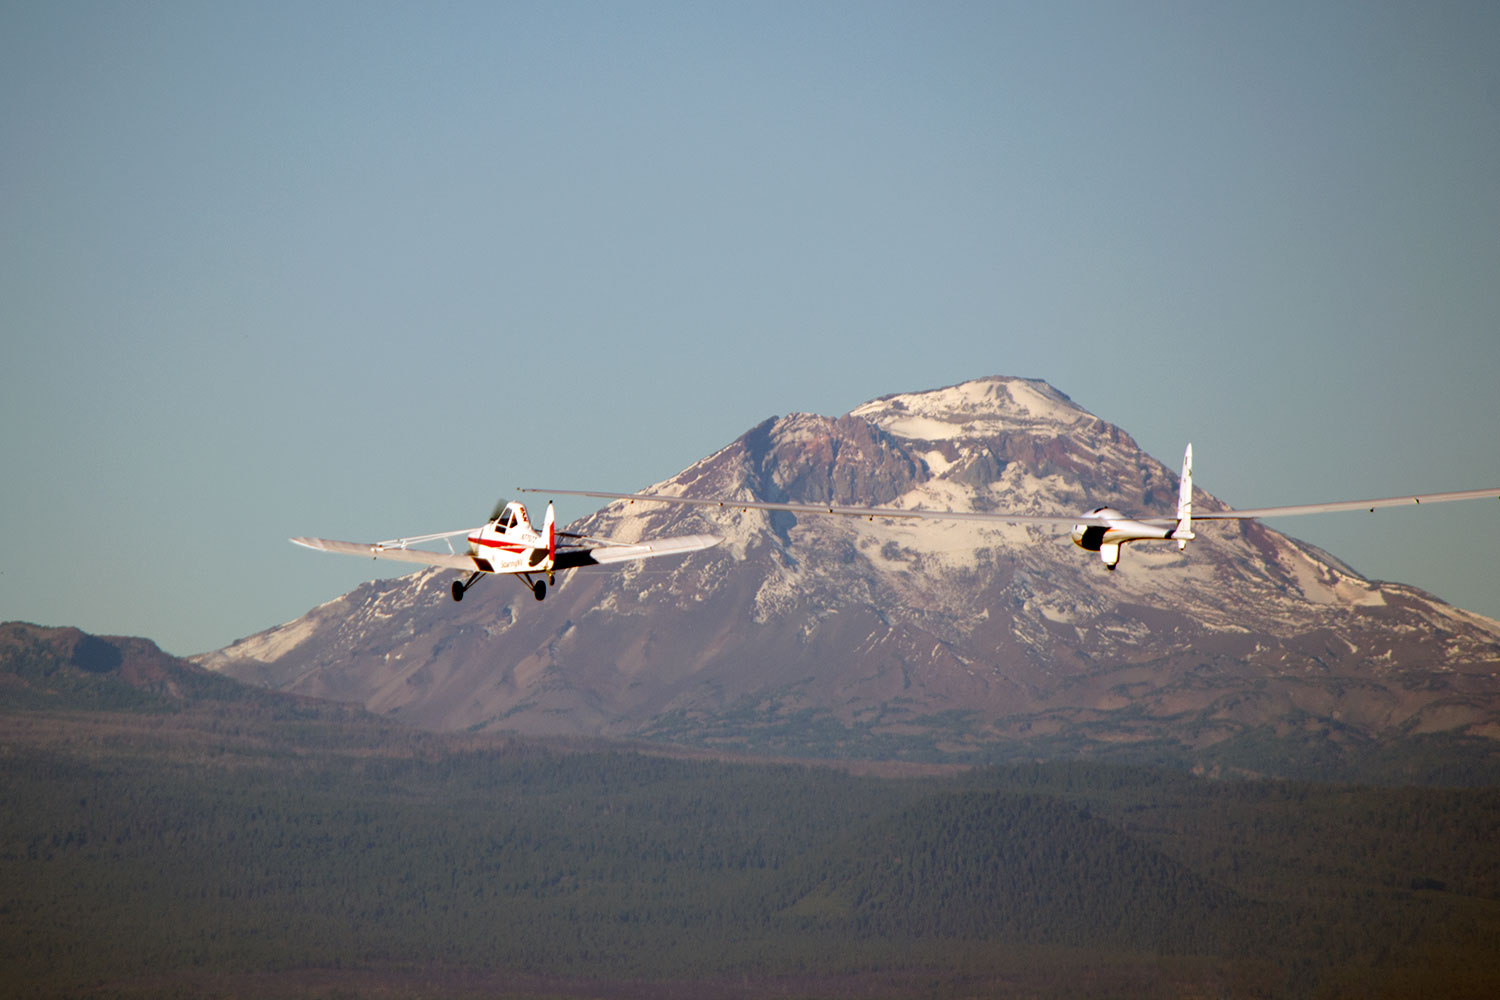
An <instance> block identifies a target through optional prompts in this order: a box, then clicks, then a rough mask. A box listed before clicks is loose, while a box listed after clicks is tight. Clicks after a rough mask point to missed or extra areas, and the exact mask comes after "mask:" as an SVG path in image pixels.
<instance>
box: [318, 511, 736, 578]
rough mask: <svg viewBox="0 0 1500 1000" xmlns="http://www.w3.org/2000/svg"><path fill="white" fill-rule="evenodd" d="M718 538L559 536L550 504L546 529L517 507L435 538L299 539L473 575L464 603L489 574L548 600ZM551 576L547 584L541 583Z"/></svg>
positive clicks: (324, 548)
mask: <svg viewBox="0 0 1500 1000" xmlns="http://www.w3.org/2000/svg"><path fill="white" fill-rule="evenodd" d="M459 535H465V536H467V539H468V543H469V550H468V552H467V553H459V552H455V551H454V550H453V543H452V542H450V541H448V539H450V538H456V537H458V536H459ZM719 540H720V539H719V537H718V536H717V535H678V536H675V537H673V538H659V539H656V540H655V541H647V542H616V541H611V540H609V539H607V538H592V537H589V536H588V535H578V534H574V533H572V532H569V531H559V530H557V514H556V512H554V511H553V509H552V504H551V503H548V504H547V514H546V516H545V517H544V518H543V519H542V525H541V527H540V528H538V527H537V526H535V525H533V524H532V523H531V515H530V514H528V513H527V511H526V505H525V504H523V503H519V502H517V501H511V502H510V503H508V504H506V505H505V506H504V507H501V508H497V509H496V511H495V513H494V514H493V515H492V516H491V517H490V519H489V520H488V521H486V522H485V523H484V524H482V525H480V526H479V527H477V528H460V529H459V530H457V531H438V532H434V533H433V534H430V535H413V536H411V537H409V538H393V539H391V540H389V541H384V542H336V541H333V540H331V539H327V538H293V539H292V541H294V542H296V543H297V544H298V545H305V546H306V547H307V548H310V549H317V550H319V551H321V552H342V553H344V554H346V555H351V556H368V557H370V558H372V559H394V560H397V561H398V562H409V563H419V564H421V565H424V566H442V567H446V568H448V569H456V570H461V571H463V572H465V573H467V574H468V575H467V576H466V577H464V578H463V579H461V580H454V581H453V589H452V593H453V599H454V600H455V601H461V600H463V597H464V592H465V591H467V590H468V589H469V588H470V587H472V586H474V584H475V582H476V581H478V580H479V578H480V577H482V576H484V575H485V574H487V573H499V574H505V575H510V576H514V577H516V578H517V579H518V580H520V581H521V582H522V583H523V584H524V585H525V586H526V587H527V588H528V589H529V590H530V591H531V593H532V596H534V597H535V598H536V599H537V600H539V601H540V600H541V599H542V598H544V597H546V596H547V585H548V584H549V583H552V582H553V580H554V576H555V574H557V573H558V572H559V571H561V570H569V569H580V568H582V567H585V566H608V565H612V564H614V563H623V562H631V561H632V560H636V559H653V558H655V557H656V556H670V555H682V554H685V553H688V552H697V551H698V550H700V549H706V548H709V547H710V546H713V545H717V544H719ZM436 541H442V542H444V543H446V544H447V546H448V551H447V552H434V551H432V550H430V549H421V548H413V546H416V545H421V544H423V543H428V542H436ZM542 576H545V577H546V579H545V580H542V579H540V577H542Z"/></svg>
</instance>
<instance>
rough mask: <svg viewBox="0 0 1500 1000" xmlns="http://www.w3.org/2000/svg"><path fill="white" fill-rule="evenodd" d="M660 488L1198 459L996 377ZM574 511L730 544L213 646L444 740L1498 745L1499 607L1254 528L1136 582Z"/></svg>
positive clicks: (1066, 507)
mask: <svg viewBox="0 0 1500 1000" xmlns="http://www.w3.org/2000/svg"><path fill="white" fill-rule="evenodd" d="M650 490H651V491H652V492H666V493H673V492H683V493H690V494H694V495H700V496H729V497H738V498H744V499H763V500H773V501H781V500H793V501H801V502H809V503H825V502H826V503H838V504H854V503H864V504H888V505H894V506H902V505H907V506H916V505H920V506H924V507H936V508H939V509H943V508H948V509H953V510H976V509H977V510H998V509H1006V510H1015V511H1018V512H1035V513H1056V512H1059V511H1082V510H1088V509H1092V508H1094V507H1097V506H1099V505H1101V504H1108V505H1110V506H1114V507H1117V508H1119V509H1122V510H1125V511H1127V512H1137V513H1144V512H1149V511H1159V510H1164V509H1170V508H1171V506H1172V505H1173V504H1175V499H1176V491H1177V477H1176V475H1175V474H1174V472H1173V471H1172V470H1171V469H1169V468H1167V467H1166V466H1164V465H1163V464H1162V463H1161V462H1159V461H1157V460H1156V459H1154V458H1152V457H1151V456H1149V455H1147V454H1145V453H1144V452H1143V451H1141V449H1140V448H1139V447H1138V446H1137V445H1136V444H1135V442H1134V440H1133V439H1132V438H1131V437H1130V435H1129V434H1127V433H1126V432H1125V431H1124V430H1122V429H1121V428H1118V427H1116V426H1114V425H1112V424H1109V423H1107V422H1106V421H1103V420H1101V419H1100V418H1098V417H1096V416H1094V415H1093V414H1090V413H1088V412H1087V411H1086V410H1083V409H1082V408H1081V407H1078V406H1077V405H1076V404H1074V403H1073V402H1072V401H1071V400H1070V399H1069V398H1068V397H1067V396H1066V395H1065V394H1063V393H1061V392H1059V391H1058V390H1056V389H1054V388H1053V387H1052V386H1050V385H1048V384H1047V383H1045V382H1042V381H1040V380H1034V379H1014V378H1008V377H1003V376H994V377H989V378H983V379H976V380H972V381H969V382H963V383H959V384H957V385H954V386H948V387H945V388H943V389H936V390H930V391H925V392H910V393H893V394H889V395H887V396H883V397H880V398H879V399H875V400H871V401H869V402H866V403H863V404H861V405H860V406H857V407H855V408H854V409H853V410H851V411H850V412H849V413H847V414H844V415H843V416H840V417H825V416H820V415H816V414H796V413H794V414H790V415H788V416H785V417H780V418H770V419H768V420H766V421H762V422H761V423H759V424H757V425H756V426H754V427H752V428H751V429H749V430H748V431H746V432H745V434H743V435H741V436H740V437H739V438H737V439H736V440H735V441H733V442H731V443H729V444H728V445H726V446H725V447H723V448H721V449H719V450H718V451H716V452H714V453H712V454H710V455H708V456H706V457H705V458H703V459H701V460H700V461H698V462H695V463H694V464H692V465H691V466H689V467H688V468H686V469H684V470H683V471H682V472H680V473H678V474H677V475H676V476H673V477H671V478H669V479H668V480H665V481H663V482H661V483H658V484H656V485H654V486H652V487H650ZM1195 505H1198V506H1200V508H1201V509H1213V508H1215V507H1218V506H1222V505H1221V504H1220V502H1219V501H1218V500H1217V499H1216V498H1214V497H1213V496H1212V495H1211V494H1208V493H1207V492H1205V491H1203V490H1202V489H1198V490H1196V491H1195ZM573 529H574V530H579V531H582V532H585V533H588V534H594V535H602V536H605V537H614V538H619V539H621V540H624V541H632V540H635V539H637V538H641V537H647V536H651V535H662V534H676V533H682V532H694V531H702V530H711V531H713V532H714V533H716V534H719V535H720V536H722V537H723V538H724V542H723V544H722V545H721V546H719V547H718V548H717V549H714V550H710V551H708V552H704V553H698V554H696V555H694V556H691V557H689V558H687V559H684V560H681V561H680V562H676V563H673V564H671V565H665V566H660V565H655V564H653V565H651V566H649V567H643V566H641V565H633V566H628V567H626V568H625V569H624V570H622V571H617V572H613V573H611V574H610V575H600V574H591V573H578V574H575V575H574V576H572V577H569V578H564V579H560V580H559V581H558V582H559V586H558V587H556V588H555V589H554V592H553V594H552V595H551V596H549V598H548V600H547V601H546V602H544V603H542V604H536V603H535V602H534V601H531V600H530V598H529V597H528V596H527V595H525V593H524V591H521V589H520V588H518V587H514V586H512V585H509V582H508V581H505V580H494V581H489V582H488V583H487V585H486V586H484V587H482V588H477V589H476V590H475V591H474V592H473V595H472V598H473V601H472V603H471V600H466V601H465V602H464V603H463V605H461V606H458V605H454V604H452V602H449V601H446V600H445V599H444V598H443V595H444V593H445V588H446V575H445V574H443V573H442V572H438V571H432V572H424V573H417V574H413V575H412V576H409V577H404V578H400V579H397V580H386V581H376V582H372V583H369V584H365V585H362V586H361V587H358V588H356V589H355V590H354V591H351V592H350V593H349V594H346V595H344V596H342V597H339V598H336V599H334V600H333V601H331V602H328V603H326V604H324V605H321V606H320V607H319V608H315V609H313V610H312V611H310V612H309V613H308V614H307V615H306V616H304V617H303V618H300V619H297V620H295V621H293V622H289V623H286V624H284V625H282V626H278V627H277V628H275V629H270V630H267V631H266V632H264V633H260V634H259V635H257V636H252V637H248V638H247V639H245V640H241V642H239V643H236V644H234V645H232V646H230V647H227V648H226V649H224V650H219V651H216V652H214V653H209V654H204V655H203V656H200V657H197V658H195V661H196V662H199V663H200V664H202V665H204V666H207V667H210V668H212V669H216V670H223V671H225V672H227V673H230V674H232V675H233V676H236V677H240V678H242V679H248V680H252V681H254V682H255V683H260V684H264V685H267V686H271V687H275V688H278V689H283V690H296V691H301V692H303V693H307V694H314V695H317V696H321V697H330V698H336V699H341V700H348V701H356V702H359V703H361V704H364V705H365V706H366V707H367V708H369V709H370V710H371V711H375V712H380V713H386V714H389V715H391V716H392V717H394V718H399V719H403V720H406V721H408V722H412V723H414V724H416V725H420V726H425V727H428V728H433V729H475V730H490V729H495V730H511V731H516V732H520V733H527V734H531V735H581V734H590V735H593V734H598V735H606V736H618V737H629V738H642V737H644V738H651V739H659V740H666V741H672V742H679V743H687V744H690V745H704V746H718V747H725V748H734V749H744V750H752V751H761V752H770V753H787V752H790V753H796V754H799V755H800V754H805V753H814V754H818V755H825V756H853V757H868V756H878V755H887V756H894V757H909V758H920V759H953V760H972V759H989V757H991V756H994V755H996V754H999V755H1001V756H1007V757H1014V756H1025V755H1027V754H1046V755H1057V754H1060V755H1071V754H1090V753H1103V754H1114V753H1118V752H1120V751H1121V750H1122V749H1131V748H1134V749H1135V750H1138V751H1141V752H1157V751H1154V750H1152V749H1151V748H1153V747H1158V748H1162V747H1164V748H1167V750H1168V751H1169V752H1170V754H1171V755H1174V756H1176V757H1185V758H1195V757H1196V758H1201V757H1202V756H1203V754H1204V752H1205V751H1206V750H1208V749H1209V748H1212V747H1215V746H1222V745H1226V741H1228V742H1233V741H1236V740H1244V739H1252V738H1253V739H1260V738H1261V735H1263V734H1264V733H1266V732H1270V733H1271V734H1273V738H1274V739H1275V740H1281V741H1287V740H1292V741H1305V740H1309V739H1311V740H1313V741H1315V742H1320V743H1324V744H1327V745H1330V746H1333V747H1335V748H1354V747H1359V746H1368V745H1373V744H1377V743H1381V742H1383V741H1389V740H1392V739H1402V738H1407V737H1411V736H1416V735H1420V734H1424V733H1442V734H1449V735H1452V736H1457V737H1476V738H1480V739H1482V740H1484V741H1490V742H1493V741H1495V740H1497V739H1500V685H1497V683H1496V678H1497V671H1500V623H1497V622H1495V621H1492V620H1490V619H1487V618H1484V617H1483V616H1479V615H1474V614H1472V613H1470V612H1466V611H1462V610H1461V609H1457V608H1452V607H1450V606H1448V605H1446V604H1443V603H1442V602H1440V601H1438V600H1437V599H1435V598H1433V597H1431V596H1430V595H1427V594H1425V593H1423V592H1422V591H1420V590H1417V589H1416V588H1412V587H1407V586H1404V585H1401V584H1394V583H1380V582H1375V581H1370V580H1367V579H1365V578H1364V577H1362V576H1360V575H1359V574H1358V573H1356V572H1354V571H1353V570H1352V569H1350V568H1349V567H1348V566H1347V565H1345V564H1343V563H1342V562H1340V561H1339V560H1337V559H1336V558H1333V557H1330V556H1328V554H1326V553H1323V552H1322V551H1321V550H1319V549H1317V548H1316V547H1314V546H1309V545H1306V544H1304V543H1301V542H1298V541H1296V540H1295V539H1291V538H1288V537H1287V536H1285V535H1282V534H1280V533H1278V532H1275V531H1273V530H1272V529H1270V528H1267V527H1265V526H1264V525H1262V524H1259V523H1258V522H1245V523H1241V524H1222V523H1219V524H1214V525H1212V526H1208V527H1205V528H1203V529H1201V530H1200V531H1199V533H1198V535H1199V537H1198V540H1197V541H1195V542H1194V543H1192V545H1191V546H1190V548H1189V550H1188V551H1187V553H1185V554H1184V553H1179V552H1177V551H1176V549H1175V547H1172V546H1167V545H1155V546H1153V545H1151V544H1150V543H1141V544H1134V545H1131V546H1129V547H1127V549H1126V552H1125V555H1124V558H1123V560H1122V562H1121V566H1120V569H1119V570H1118V571H1117V572H1115V573H1106V572H1105V571H1104V569H1103V567H1102V566H1101V565H1100V564H1099V562H1098V560H1097V559H1095V558H1093V557H1091V556H1089V555H1087V554H1085V553H1081V552H1079V551H1078V550H1077V549H1075V548H1074V547H1073V546H1072V545H1071V544H1069V543H1068V541H1067V539H1066V537H1065V536H1061V535H1058V534H1056V533H1054V532H1051V531H1047V530H1043V529H1038V528H1035V527H1026V526H1015V525H999V524H988V523H976V522H924V523H921V524H917V525H913V524H906V523H903V522H897V521H890V520H882V519H879V518H877V519H874V520H865V519H861V518H829V517H812V516H805V517H798V516H795V515H792V514H789V513H786V512H764V511H755V510H734V509H729V508H724V509H719V508H691V509H685V508H678V507H673V506H667V505H651V504H643V503H637V504H629V503H624V502H617V503H612V504H609V505H607V506H606V507H604V508H603V509H602V510H600V511H599V512H597V513H595V514H593V515H591V516H589V517H587V518H583V519H581V520H580V521H579V522H577V523H576V524H575V525H574V526H573ZM1258 734H1260V735H1258Z"/></svg>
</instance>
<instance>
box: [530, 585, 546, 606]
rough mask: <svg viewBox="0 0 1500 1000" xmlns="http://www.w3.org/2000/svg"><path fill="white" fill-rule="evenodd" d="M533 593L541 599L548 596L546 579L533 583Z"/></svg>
mask: <svg viewBox="0 0 1500 1000" xmlns="http://www.w3.org/2000/svg"><path fill="white" fill-rule="evenodd" d="M531 594H532V596H533V597H535V598H536V599H537V600H539V601H540V600H541V599H542V598H544V597H546V596H547V582H546V581H545V580H538V581H537V582H536V583H534V584H532V585H531Z"/></svg>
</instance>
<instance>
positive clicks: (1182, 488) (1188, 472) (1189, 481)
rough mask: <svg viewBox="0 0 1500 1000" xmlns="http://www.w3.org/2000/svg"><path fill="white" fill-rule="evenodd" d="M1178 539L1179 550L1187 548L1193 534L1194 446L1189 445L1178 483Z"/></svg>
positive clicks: (1175, 531)
mask: <svg viewBox="0 0 1500 1000" xmlns="http://www.w3.org/2000/svg"><path fill="white" fill-rule="evenodd" d="M1172 537H1173V538H1175V539H1177V551H1178V552H1181V551H1182V550H1184V549H1186V548H1187V543H1188V540H1189V539H1191V538H1193V537H1195V536H1194V535H1193V446H1192V444H1191V443H1189V444H1188V446H1187V451H1186V452H1184V453H1183V455H1182V479H1181V480H1180V481H1179V482H1178V484H1177V527H1176V529H1174V530H1173V532H1172Z"/></svg>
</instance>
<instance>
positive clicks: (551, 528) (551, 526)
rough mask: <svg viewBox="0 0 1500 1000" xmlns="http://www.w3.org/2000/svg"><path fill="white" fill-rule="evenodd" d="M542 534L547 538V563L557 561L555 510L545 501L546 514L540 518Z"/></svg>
mask: <svg viewBox="0 0 1500 1000" xmlns="http://www.w3.org/2000/svg"><path fill="white" fill-rule="evenodd" d="M542 536H543V537H544V538H546V539H547V565H549V566H550V565H552V564H553V563H555V562H557V511H556V510H555V509H554V508H553V506H552V501H550V500H549V501H547V516H546V517H545V518H544V519H543V520H542Z"/></svg>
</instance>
